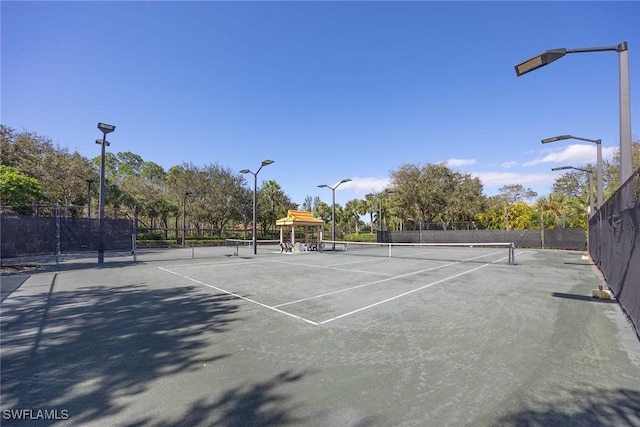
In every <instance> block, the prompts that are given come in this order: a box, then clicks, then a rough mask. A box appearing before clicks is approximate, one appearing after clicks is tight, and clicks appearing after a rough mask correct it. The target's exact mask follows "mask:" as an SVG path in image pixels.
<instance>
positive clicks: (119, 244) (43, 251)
mask: <svg viewBox="0 0 640 427" xmlns="http://www.w3.org/2000/svg"><path fill="white" fill-rule="evenodd" d="M75 208H76V207H69V206H66V207H63V206H60V205H57V206H43V205H39V206H34V207H33V211H32V212H31V213H30V214H25V213H24V212H25V210H24V209H21V210H19V211H20V212H22V213H16V212H15V211H14V210H11V209H6V208H3V209H2V211H1V212H0V229H1V231H2V242H1V243H2V244H1V253H0V256H1V257H2V258H11V257H16V256H22V255H47V254H60V253H68V252H79V251H93V250H97V249H98V243H99V240H98V239H99V238H100V233H99V230H100V227H99V220H97V219H93V218H88V217H86V218H82V217H78V216H79V210H78V209H75ZM110 216H113V212H111V215H110ZM103 228H104V230H103V238H104V248H105V250H108V251H120V250H128V251H130V250H131V249H132V237H131V235H132V233H133V231H134V230H133V221H132V220H131V219H129V218H118V219H116V218H113V217H106V218H105V219H104V227H103Z"/></svg>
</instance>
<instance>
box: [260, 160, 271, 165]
mask: <svg viewBox="0 0 640 427" xmlns="http://www.w3.org/2000/svg"><path fill="white" fill-rule="evenodd" d="M271 163H273V160H263V161H262V166H267V165H270V164H271Z"/></svg>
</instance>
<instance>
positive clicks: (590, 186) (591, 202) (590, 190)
mask: <svg viewBox="0 0 640 427" xmlns="http://www.w3.org/2000/svg"><path fill="white" fill-rule="evenodd" d="M594 213H595V209H594V208H593V172H592V171H589V218H591V217H592V216H593V214H594ZM588 222H589V221H587V228H589V224H588Z"/></svg>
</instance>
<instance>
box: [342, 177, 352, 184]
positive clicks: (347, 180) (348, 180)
mask: <svg viewBox="0 0 640 427" xmlns="http://www.w3.org/2000/svg"><path fill="white" fill-rule="evenodd" d="M350 181H351V178H347V179H343V180H342V181H340V184H344V183H345V182H350Z"/></svg>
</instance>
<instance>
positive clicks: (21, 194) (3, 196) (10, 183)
mask: <svg viewBox="0 0 640 427" xmlns="http://www.w3.org/2000/svg"><path fill="white" fill-rule="evenodd" d="M41 197H42V184H41V183H40V181H38V180H37V179H35V178H32V177H30V176H28V175H25V174H23V173H21V172H20V171H18V170H17V169H16V168H12V167H10V166H5V165H0V205H1V206H9V207H12V208H13V210H14V211H16V212H18V213H27V212H28V211H29V210H30V206H29V205H31V204H33V203H35V202H37V201H38V200H40V198H41Z"/></svg>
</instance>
